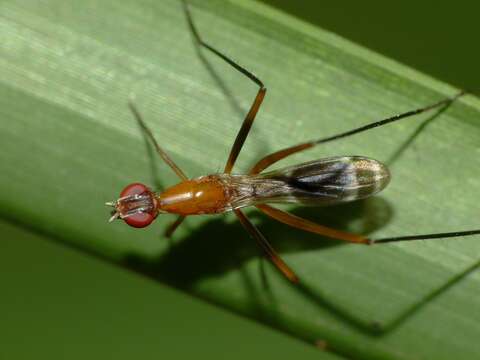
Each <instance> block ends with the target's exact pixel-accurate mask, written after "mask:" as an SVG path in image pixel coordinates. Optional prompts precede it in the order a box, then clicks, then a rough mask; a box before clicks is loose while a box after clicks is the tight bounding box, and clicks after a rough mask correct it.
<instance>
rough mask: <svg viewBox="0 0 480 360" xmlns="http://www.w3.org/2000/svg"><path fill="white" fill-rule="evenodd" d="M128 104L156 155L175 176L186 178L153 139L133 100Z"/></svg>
mask: <svg viewBox="0 0 480 360" xmlns="http://www.w3.org/2000/svg"><path fill="white" fill-rule="evenodd" d="M128 106H129V107H130V110H131V111H132V113H133V115H134V116H135V119H136V120H137V122H138V124H139V125H140V127H141V128H142V130H143V131H144V132H145V134H147V136H148V137H149V138H150V140H151V141H152V143H153V145H154V146H155V150H157V153H158V155H160V157H161V158H162V159H163V161H165V163H166V164H167V165H168V166H170V168H171V169H172V170H173V171H174V172H175V174H177V176H178V177H179V178H180V179H181V180H187V179H188V178H187V176H186V175H185V173H184V172H183V171H182V170H181V169H180V168H179V167H178V165H177V164H175V162H174V161H173V160H172V159H171V158H170V156H168V154H167V153H166V152H165V150H163V149H162V147H161V146H160V145H159V144H158V142H157V140H155V137H154V136H153V134H152V131H151V130H150V129H149V128H148V127H147V125H146V124H145V122H144V121H143V119H142V116H141V115H140V112H139V111H138V110H137V108H136V107H135V105H134V104H133V102H131V101H129V102H128Z"/></svg>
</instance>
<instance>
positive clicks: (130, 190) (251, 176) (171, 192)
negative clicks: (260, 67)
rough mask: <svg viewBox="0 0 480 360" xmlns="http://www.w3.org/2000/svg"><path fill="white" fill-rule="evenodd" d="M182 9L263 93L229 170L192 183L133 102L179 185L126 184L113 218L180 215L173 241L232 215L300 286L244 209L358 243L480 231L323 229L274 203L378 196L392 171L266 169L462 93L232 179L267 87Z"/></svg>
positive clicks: (351, 164) (353, 164) (346, 159)
mask: <svg viewBox="0 0 480 360" xmlns="http://www.w3.org/2000/svg"><path fill="white" fill-rule="evenodd" d="M182 5H183V9H184V12H185V15H186V19H187V21H188V25H189V28H190V31H191V33H192V35H193V37H194V39H195V41H196V42H197V44H198V45H199V46H201V47H203V48H205V49H206V50H208V51H210V52H211V53H213V54H214V55H216V56H218V57H220V58H221V59H223V60H224V61H226V62H227V63H228V64H229V65H231V66H232V67H233V68H234V69H235V70H237V71H239V72H240V73H242V74H243V75H245V76H246V77H247V78H249V79H250V80H251V81H253V82H254V83H255V84H256V85H258V87H259V90H258V92H257V95H256V97H255V99H254V101H253V103H252V105H251V107H250V110H249V112H248V113H247V115H246V117H245V119H244V121H243V123H242V126H241V128H240V130H239V132H238V134H237V137H236V139H235V141H234V143H233V145H232V148H231V151H230V155H229V157H228V160H227V162H226V165H225V168H224V171H223V172H222V173H220V174H213V175H207V176H201V177H198V178H194V179H190V178H188V177H187V176H186V175H185V173H184V172H183V171H182V170H181V169H180V167H179V166H178V165H176V164H175V162H174V161H173V160H172V159H171V158H170V157H169V156H168V154H167V153H166V152H165V150H164V149H163V148H162V147H160V145H159V144H158V142H157V141H156V140H155V137H154V136H153V134H152V132H151V131H150V129H149V128H148V127H147V126H146V124H145V122H144V121H143V119H142V117H141V115H140V113H139V112H138V110H137V109H136V107H135V106H134V105H133V103H132V102H130V103H129V106H130V109H131V110H132V112H133V114H134V116H135V118H136V120H137V121H138V123H139V124H140V126H141V127H142V128H143V130H144V131H145V133H146V134H147V136H148V137H149V138H150V140H151V141H152V143H153V145H154V146H155V149H156V151H157V152H158V154H159V155H160V157H161V158H162V159H163V160H164V161H165V163H166V164H167V165H168V166H169V167H170V168H171V169H172V170H173V171H174V172H175V173H176V175H177V176H178V178H179V179H180V182H179V183H178V184H176V185H174V186H172V187H170V188H168V189H166V190H165V191H163V192H154V191H152V190H151V189H150V188H148V187H147V186H146V185H143V184H140V183H133V184H130V185H128V186H127V187H126V188H124V189H123V191H122V192H121V193H120V198H119V199H118V200H116V201H113V202H108V203H107V205H109V206H112V207H113V208H114V210H113V211H112V217H111V218H110V221H113V220H115V219H122V220H124V221H125V222H126V223H127V224H128V225H130V226H133V227H136V228H142V227H145V226H148V225H150V224H151V223H152V222H153V221H154V220H155V218H156V217H157V216H158V215H159V214H163V213H170V214H176V215H178V218H177V220H176V221H175V222H173V223H172V224H171V225H170V226H169V228H168V229H167V231H166V236H167V237H170V236H172V234H173V233H174V231H175V229H177V228H178V226H180V224H181V223H182V222H183V220H184V219H185V217H187V216H190V215H199V214H219V213H224V212H234V213H235V215H236V216H237V218H238V219H239V220H240V223H241V224H242V225H243V227H244V228H245V229H246V230H247V232H248V233H249V234H250V235H251V236H252V237H253V238H254V239H255V240H256V241H257V243H258V245H259V246H260V248H261V249H262V250H263V251H264V253H265V255H266V257H267V258H268V259H269V260H271V262H272V263H273V264H274V265H275V266H276V268H277V269H278V270H279V271H280V272H281V273H282V274H283V275H284V276H285V277H286V278H288V279H289V280H290V281H292V282H293V283H297V282H298V281H299V279H298V277H297V275H296V274H295V273H294V272H293V271H292V270H291V268H290V267H289V266H288V265H287V264H286V263H285V262H284V261H283V260H282V259H281V258H280V256H279V255H278V254H277V252H276V251H275V250H274V249H273V247H272V246H271V245H270V243H269V242H268V241H267V239H266V238H265V237H264V236H263V234H262V233H261V232H260V231H259V230H258V228H257V227H256V226H255V225H254V224H253V223H252V222H251V221H250V220H249V219H248V218H247V217H246V216H245V214H244V213H243V210H242V209H243V208H245V207H249V206H255V207H256V208H257V209H259V210H260V211H261V212H263V213H264V214H265V215H267V216H269V217H271V218H273V219H275V220H277V221H279V222H282V223H285V224H287V225H290V226H292V227H295V228H298V229H301V230H304V231H308V232H312V233H316V234H319V235H322V236H326V237H329V238H333V239H337V240H342V241H347V242H350V243H357V244H378V243H387V242H395V241H406V240H425V239H432V238H447V237H457V236H466V235H475V234H480V230H471V231H460V232H451V233H436V234H423V235H412V236H401V237H392V238H384V239H377V240H372V239H369V238H367V237H364V236H362V235H357V234H351V233H347V232H344V231H341V230H336V229H332V228H328V227H325V226H323V225H320V224H317V223H314V222H312V221H310V220H307V219H304V218H301V217H298V216H296V215H293V214H291V213H288V212H285V211H283V210H280V209H278V208H277V207H275V206H272V205H271V204H279V203H297V204H306V205H316V206H327V205H332V204H338V203H342V202H348V201H354V200H359V199H363V198H367V197H369V196H372V195H375V194H376V193H378V192H379V191H381V190H383V189H384V188H385V187H386V186H387V185H388V183H389V181H390V172H389V170H388V168H387V167H386V166H385V165H384V164H382V163H381V162H379V161H377V160H374V159H370V158H366V157H362V156H338V157H331V158H326V159H320V160H315V161H311V162H307V163H303V164H299V165H294V166H290V167H286V168H283V169H279V170H274V171H269V172H265V170H266V169H267V168H269V167H270V166H271V165H273V164H275V163H276V162H278V161H280V160H282V159H284V158H286V157H288V156H290V155H292V154H295V153H298V152H301V151H303V150H306V149H310V148H312V147H314V146H316V145H319V144H323V143H327V142H330V141H333V140H337V139H340V138H345V137H348V136H352V135H354V134H358V133H360V132H363V131H367V130H370V129H373V128H375V127H379V126H383V125H386V124H389V123H392V122H394V121H399V120H401V119H405V118H407V117H410V116H413V115H417V114H420V113H423V112H425V111H429V110H433V109H437V108H441V107H446V106H448V105H450V104H451V103H452V102H454V101H455V100H456V99H458V98H459V97H461V96H463V95H464V94H465V92H464V91H461V92H459V93H457V94H456V95H454V96H452V97H450V98H446V99H443V100H441V101H438V102H436V103H434V104H431V105H428V106H425V107H422V108H419V109H416V110H412V111H408V112H406V113H402V114H397V115H395V116H392V117H389V118H386V119H383V120H380V121H375V122H373V123H369V124H367V125H364V126H362V127H359V128H356V129H353V130H350V131H347V132H344V133H340V134H337V135H335V136H330V137H327V138H322V139H318V140H314V141H308V142H304V143H301V144H298V145H295V146H291V147H287V148H285V149H281V150H278V151H276V152H274V153H271V154H269V155H267V156H265V157H263V158H262V159H260V160H259V161H258V162H257V163H256V164H255V165H254V166H253V167H252V168H251V169H250V171H248V173H247V174H245V175H235V174H232V170H233V167H234V165H235V162H236V160H237V157H238V155H239V153H240V151H241V149H242V147H243V144H244V142H245V140H246V138H247V136H248V134H249V131H250V128H251V127H252V124H253V122H254V120H255V117H256V115H257V112H258V110H259V109H260V106H261V104H262V102H263V99H264V97H265V94H266V91H267V89H266V87H265V86H264V83H263V82H262V81H261V80H260V79H259V78H258V77H257V76H255V75H254V74H253V73H251V72H250V71H248V70H247V69H245V68H244V67H242V66H241V65H239V64H238V63H236V62H235V61H233V60H232V59H230V58H229V57H227V56H226V55H225V54H223V53H222V52H220V51H219V50H217V49H215V48H214V47H212V46H211V45H209V44H208V43H206V42H205V41H203V39H202V38H201V36H200V34H199V32H198V30H197V28H196V26H195V24H194V22H193V19H192V15H191V13H190V10H189V7H188V4H187V3H186V0H182Z"/></svg>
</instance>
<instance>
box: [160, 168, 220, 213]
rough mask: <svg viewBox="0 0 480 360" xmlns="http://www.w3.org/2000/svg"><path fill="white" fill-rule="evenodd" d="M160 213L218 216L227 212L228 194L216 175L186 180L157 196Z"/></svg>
mask: <svg viewBox="0 0 480 360" xmlns="http://www.w3.org/2000/svg"><path fill="white" fill-rule="evenodd" d="M157 200H158V207H159V209H158V210H159V211H161V212H168V213H174V214H179V215H184V216H185V215H201V214H216V213H219V212H223V211H225V205H226V204H227V199H226V193H225V189H224V186H223V184H222V182H220V181H219V180H218V178H217V177H216V176H215V175H212V176H205V177H201V178H197V179H192V180H186V181H183V182H181V183H179V184H177V185H175V186H172V187H170V188H168V189H167V190H165V191H164V192H162V193H161V194H159V195H158V196H157Z"/></svg>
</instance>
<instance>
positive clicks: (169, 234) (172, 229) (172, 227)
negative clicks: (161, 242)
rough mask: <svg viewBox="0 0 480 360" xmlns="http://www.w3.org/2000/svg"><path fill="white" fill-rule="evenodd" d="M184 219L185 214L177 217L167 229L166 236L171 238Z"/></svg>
mask: <svg viewBox="0 0 480 360" xmlns="http://www.w3.org/2000/svg"><path fill="white" fill-rule="evenodd" d="M183 220H185V216H182V215H180V216H179V217H177V219H176V220H175V221H174V222H172V223H171V224H170V225H169V226H168V227H167V230H165V237H167V238H171V237H172V235H173V233H174V232H175V230H177V228H178V227H179V226H180V225H181V224H182V222H183Z"/></svg>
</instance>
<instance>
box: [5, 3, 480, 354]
mask: <svg viewBox="0 0 480 360" xmlns="http://www.w3.org/2000/svg"><path fill="white" fill-rule="evenodd" d="M262 1H263V2H265V3H268V4H270V5H273V6H275V7H278V8H280V9H282V10H284V11H286V12H289V13H291V14H293V15H295V16H297V17H300V18H303V19H305V20H307V21H309V22H312V23H314V24H317V25H318V26H320V27H322V28H325V29H328V30H330V31H332V32H335V33H338V34H340V35H342V36H344V37H346V38H348V39H350V40H352V41H354V42H357V43H359V44H361V45H364V46H366V47H369V48H371V49H373V50H375V51H378V52H380V53H382V54H384V55H387V56H389V57H391V58H393V59H396V60H398V61H400V62H403V63H405V64H408V65H410V66H412V67H414V68H417V69H419V70H421V71H423V72H425V73H428V74H431V75H433V76H434V77H437V78H439V79H441V80H443V81H446V82H449V83H451V84H454V85H456V86H458V87H463V88H468V89H476V88H478V84H479V83H480V75H479V72H478V71H477V68H476V67H477V65H478V60H479V48H478V45H477V44H478V38H477V36H478V27H477V23H478V18H477V16H478V13H479V9H480V5H479V3H478V2H470V1H456V2H454V3H451V2H445V3H442V2H430V1H424V2H417V1H401V2H385V1H383V2H317V1H306V0H297V1H291V0H290V1H289V0H262ZM0 16H1V14H0ZM0 233H1V234H2V246H1V251H0V279H1V280H0V283H1V284H2V293H1V298H0V305H1V307H2V309H3V310H2V320H1V323H2V325H1V329H0V358H2V359H30V358H32V357H33V356H34V355H35V358H37V359H39V358H49V359H60V358H62V359H64V358H68V359H85V358H86V357H89V358H102V359H107V358H116V359H131V358H133V357H141V358H157V357H156V356H155V355H153V356H152V355H151V357H149V356H147V355H146V354H161V356H163V357H165V356H170V357H171V358H187V357H189V358H191V357H196V358H203V357H213V358H219V357H228V358H229V359H237V358H238V359H240V358H242V359H243V358H245V357H246V356H256V357H258V358H263V359H269V358H272V359H273V358H279V357H280V358H287V357H288V358H290V357H292V356H296V357H297V358H302V359H303V358H304V359H308V358H314V357H315V358H324V357H325V358H334V357H333V356H327V355H325V354H320V353H319V352H317V350H315V349H314V348H312V347H310V346H306V345H304V344H302V343H301V342H299V341H297V340H294V339H291V338H289V337H287V336H285V335H283V334H278V333H275V332H274V331H273V330H271V329H267V328H265V327H264V326H261V325H258V324H256V323H253V322H251V321H248V320H244V319H242V318H239V317H238V316H235V315H231V314H228V313H226V312H225V311H223V310H220V309H217V308H214V307H212V306H210V305H207V304H204V303H201V302H199V301H198V300H195V299H191V298H189V297H188V296H186V295H185V294H180V293H179V292H177V291H174V290H171V289H169V288H167V287H163V286H161V285H159V284H158V283H153V282H151V281H149V280H146V279H144V278H142V277H140V276H137V275H135V274H132V273H129V272H126V271H125V270H122V269H119V268H116V267H112V266H110V265H107V264H105V263H103V262H102V261H100V260H98V259H95V258H90V257H89V256H87V255H85V254H83V253H78V252H76V251H75V250H73V249H67V248H64V247H62V246H61V245H58V244H52V243H50V242H48V241H46V240H44V239H43V238H42V236H41V235H38V234H33V233H30V232H29V230H28V229H23V228H19V227H17V226H16V225H15V224H11V223H7V222H0ZM19 254H22V255H23V257H22V258H19ZM92 279H94V281H92ZM119 289H121V290H119ZM167 304H168V305H167ZM152 314H155V315H154V316H152ZM25 344H27V345H28V346H25ZM79 350H80V351H79ZM159 357H160V356H159Z"/></svg>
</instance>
